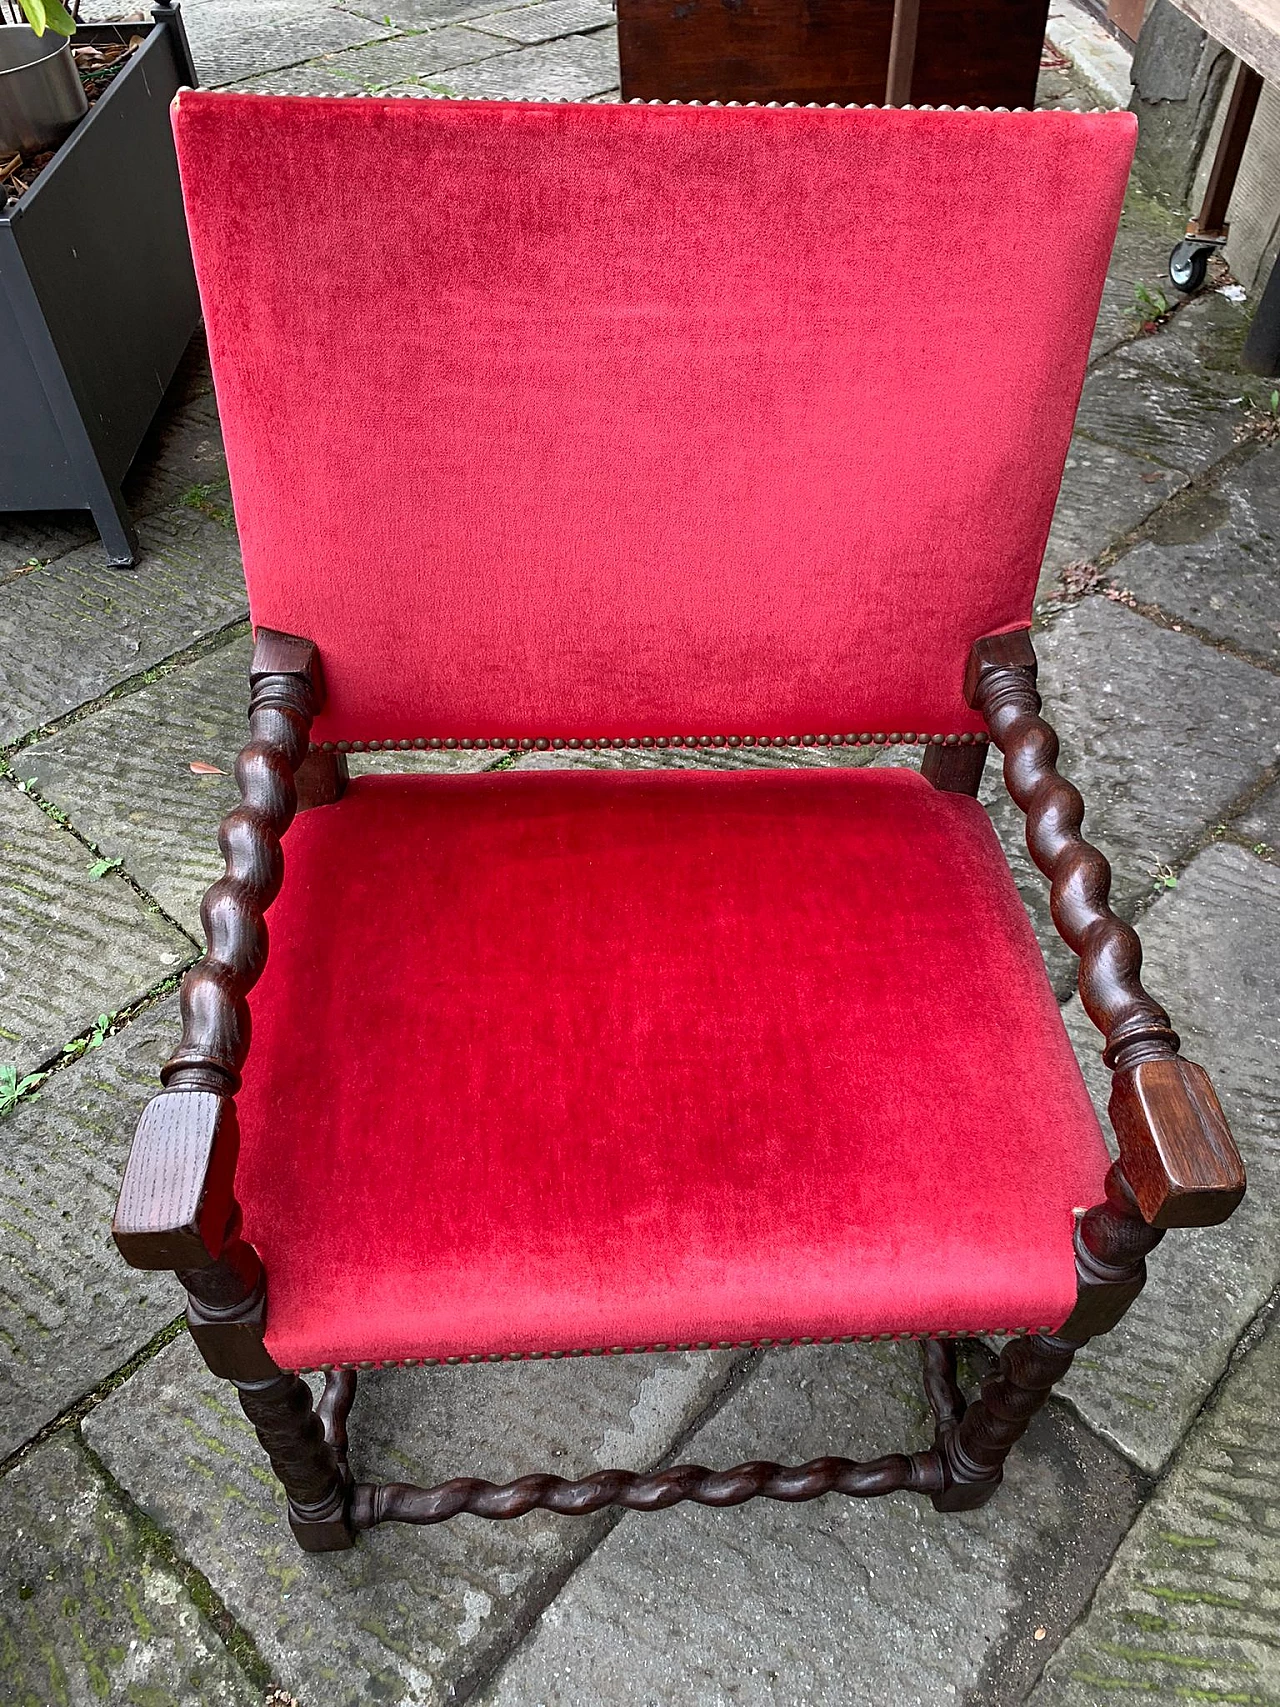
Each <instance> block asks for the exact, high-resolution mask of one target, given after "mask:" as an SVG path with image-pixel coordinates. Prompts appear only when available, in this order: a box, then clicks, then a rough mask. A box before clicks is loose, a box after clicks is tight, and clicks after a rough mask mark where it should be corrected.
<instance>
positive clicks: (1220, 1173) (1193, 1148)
mask: <svg viewBox="0 0 1280 1707" xmlns="http://www.w3.org/2000/svg"><path fill="white" fill-rule="evenodd" d="M1107 1113H1108V1114H1109V1115H1110V1116H1111V1125H1112V1127H1113V1128H1114V1130H1115V1135H1116V1137H1117V1139H1118V1140H1119V1142H1120V1163H1121V1167H1122V1169H1123V1171H1124V1176H1125V1178H1126V1179H1127V1180H1128V1182H1129V1185H1130V1186H1131V1188H1132V1190H1133V1195H1134V1197H1135V1199H1136V1200H1137V1204H1138V1208H1139V1209H1140V1210H1141V1211H1142V1218H1143V1220H1144V1221H1145V1222H1146V1223H1147V1225H1148V1226H1149V1227H1211V1226H1214V1225H1215V1224H1216V1223H1217V1222H1219V1221H1225V1220H1226V1219H1227V1217H1228V1216H1229V1215H1230V1214H1231V1213H1232V1211H1233V1210H1234V1209H1235V1207H1236V1205H1237V1204H1238V1203H1239V1201H1240V1199H1241V1198H1242V1197H1243V1196H1244V1187H1245V1177H1244V1164H1243V1162H1242V1161H1241V1160H1240V1152H1239V1151H1238V1150H1237V1149H1236V1146H1235V1140H1234V1139H1233V1138H1232V1136H1231V1128H1230V1127H1229V1126H1228V1125H1227V1117H1226V1115H1225V1114H1223V1112H1222V1105H1221V1104H1220V1103H1219V1101H1218V1098H1217V1096H1216V1094H1215V1092H1214V1089H1213V1085H1212V1083H1211V1081H1210V1078H1209V1075H1208V1073H1206V1072H1205V1070H1204V1068H1203V1067H1199V1066H1197V1065H1196V1063H1195V1062H1194V1061H1184V1060H1183V1059H1182V1058H1181V1056H1178V1055H1173V1056H1168V1057H1166V1058H1164V1059H1161V1060H1155V1061H1140V1062H1139V1063H1138V1065H1137V1066H1136V1067H1128V1068H1125V1069H1124V1070H1123V1071H1122V1072H1118V1073H1117V1074H1116V1075H1115V1077H1114V1079H1113V1080H1112V1084H1111V1100H1110V1102H1109V1104H1108V1105H1107Z"/></svg>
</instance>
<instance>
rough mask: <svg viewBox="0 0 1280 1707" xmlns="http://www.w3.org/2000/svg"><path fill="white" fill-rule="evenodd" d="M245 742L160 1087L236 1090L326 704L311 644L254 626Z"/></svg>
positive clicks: (322, 683) (222, 1091)
mask: <svg viewBox="0 0 1280 1707" xmlns="http://www.w3.org/2000/svg"><path fill="white" fill-rule="evenodd" d="M249 687H250V693H249V741H248V743H247V745H246V746H245V747H244V748H243V749H242V750H241V752H240V756H239V758H238V759H237V760H236V781H237V782H238V783H239V785H240V803H239V805H238V806H234V807H233V808H232V809H231V811H230V812H228V814H227V816H226V817H225V818H224V819H223V820H222V824H221V827H220V828H219V830H218V845H219V847H220V848H221V849H222V852H223V854H224V856H225V858H226V862H227V864H226V871H225V873H224V875H223V876H222V877H220V878H219V879H218V880H217V882H216V883H214V884H213V885H212V886H211V887H210V888H209V890H208V891H207V892H206V894H205V897H204V900H203V901H202V902H201V905H200V918H201V921H202V922H203V924H204V933H205V943H206V949H205V953H204V956H203V957H202V958H201V959H200V960H198V961H197V962H196V964H195V965H194V966H193V967H192V968H191V970H190V972H188V973H187V975H186V977H185V978H184V979H183V982H182V996H181V1006H182V1041H181V1042H180V1043H179V1045H178V1047H177V1049H176V1050H175V1051H174V1053H173V1055H172V1056H171V1057H170V1059H169V1061H168V1062H167V1064H166V1065H165V1067H164V1068H163V1069H162V1071H161V1074H160V1078H161V1081H162V1083H163V1084H165V1085H167V1086H170V1087H172V1088H174V1089H182V1090H186V1091H191V1090H204V1091H212V1092H214V1093H216V1094H218V1095H228V1096H230V1095H234V1094H235V1092H236V1091H237V1090H239V1088H240V1069H241V1067H242V1066H243V1065H244V1058H245V1055H246V1053H247V1052H248V1047H249V1008H248V1003H247V1001H246V997H247V996H248V993H249V991H250V990H251V989H252V988H253V986H254V985H255V984H256V983H257V981H258V979H259V978H260V977H261V976H262V972H263V968H264V967H265V966H266V962H267V930H266V924H265V922H264V918H263V915H264V914H265V912H266V910H267V908H268V907H269V906H270V905H271V903H272V901H274V900H275V898H276V896H277V895H278V894H279V893H280V885H281V883H282V882H283V881H284V858H283V855H282V853H281V851H280V838H281V837H282V836H283V835H284V833H285V831H286V830H287V829H288V828H289V825H290V824H291V823H292V822H293V818H294V815H295V813H296V812H297V810H298V788H297V784H296V782H295V774H296V773H297V772H298V771H299V770H300V769H301V768H302V767H303V765H304V764H305V763H306V760H307V753H308V746H309V740H310V734H311V723H312V719H313V718H314V717H315V714H316V712H317V711H318V710H319V709H320V707H321V705H322V704H323V701H324V682H323V680H322V678H321V674H320V660H319V657H318V655H317V653H316V649H315V647H314V646H313V645H312V643H311V642H310V641H309V640H302V639H299V638H298V636H297V635H293V634H277V633H276V632H274V631H273V630H271V629H260V630H259V631H258V637H257V643H256V645H255V646H254V651H253V662H252V664H251V665H250V667H249Z"/></svg>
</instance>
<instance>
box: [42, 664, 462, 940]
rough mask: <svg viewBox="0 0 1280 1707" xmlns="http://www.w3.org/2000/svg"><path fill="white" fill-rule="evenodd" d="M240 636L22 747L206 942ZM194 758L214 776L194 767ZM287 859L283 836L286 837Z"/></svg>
mask: <svg viewBox="0 0 1280 1707" xmlns="http://www.w3.org/2000/svg"><path fill="white" fill-rule="evenodd" d="M252 651H253V644H252V641H251V640H250V639H249V637H248V635H243V636H241V637H239V638H237V639H235V640H233V641H231V642H230V644H228V645H226V646H223V647H220V648H219V649H218V650H216V651H213V652H209V653H207V654H206V655H205V656H204V657H203V658H198V659H196V660H195V662H193V663H190V664H184V665H182V666H181V667H180V668H178V669H175V670H171V671H169V672H167V673H166V674H164V675H162V676H161V677H160V678H159V680H157V681H155V682H152V683H151V684H150V685H149V686H146V687H143V688H139V689H138V691H137V692H136V693H132V694H126V695H124V696H123V697H121V698H120V699H118V700H115V701H113V702H112V703H110V704H109V705H106V706H104V707H103V708H102V709H101V710H100V711H97V712H95V713H94V715H93V716H92V717H88V718H83V719H81V720H80V721H79V722H76V723H70V724H68V725H67V726H66V727H65V728H63V729H61V730H60V731H59V732H58V733H57V734H55V735H51V736H49V737H48V738H47V739H46V740H44V741H38V742H36V743H35V744H34V745H32V746H30V747H24V748H23V750H22V753H21V755H20V758H19V760H18V764H19V769H20V772H21V774H22V776H23V777H34V778H35V779H36V783H37V786H38V788H39V790H40V793H41V795H42V796H43V797H44V798H45V799H46V800H49V801H50V802H51V803H52V804H53V805H54V806H56V807H58V809H59V810H61V811H63V812H65V813H66V814H67V816H68V817H69V818H70V819H71V820H72V822H73V823H74V824H75V826H76V828H77V829H78V830H79V831H80V832H81V834H82V835H85V836H87V837H89V838H90V840H92V841H93V842H94V843H96V845H97V846H98V847H100V848H101V849H102V850H103V853H104V854H105V855H107V856H108V857H109V858H111V859H120V860H123V862H124V866H125V869H126V871H127V872H128V873H129V875H130V876H131V877H133V878H134V879H135V880H136V881H137V882H138V883H140V884H141V885H142V887H143V888H144V889H146V890H147V891H148V893H149V894H151V895H154V896H155V898H156V900H157V901H158V902H159V903H160V905H161V906H162V907H163V908H164V910H165V911H166V912H167V913H168V914H169V915H170V917H171V918H174V919H176V920H177V921H178V923H179V924H181V925H182V926H183V927H184V928H185V929H186V930H188V931H190V932H191V934H192V936H193V937H194V938H195V939H196V941H197V942H203V940H204V934H203V929H202V927H201V924H200V901H201V898H202V896H203V895H204V892H205V890H206V889H207V888H208V887H209V885H210V884H211V883H212V882H213V881H214V879H215V878H217V877H220V876H221V875H222V869H223V862H222V855H221V853H220V852H219V850H218V841H217V833H218V824H219V822H220V821H221V819H222V818H223V817H224V816H225V814H226V813H227V812H228V811H229V810H230V809H231V807H232V806H233V805H234V804H235V802H236V800H237V799H238V797H239V796H238V790H237V788H236V782H235V761H236V754H237V753H238V752H239V751H240V749H241V747H243V746H244V744H245V742H246V740H247V739H248V733H249V732H248V726H247V723H246V716H247V710H248V701H249V659H250V657H251V655H252ZM493 762H494V760H493V757H492V755H491V754H488V753H478V752H477V753H463V752H454V753H448V752H440V753H431V752H428V753H396V754H391V753H385V754H384V753H377V754H368V755H353V756H352V758H351V761H350V763H351V772H352V775H355V776H358V775H361V774H362V773H364V772H367V771H393V770H397V771H410V772H423V771H433V772H437V773H445V774H453V773H456V774H461V773H463V772H465V771H471V770H484V769H486V768H487V767H488V766H489V765H491V764H492V763H493ZM193 763H196V764H200V765H212V766H214V767H215V773H209V772H194V771H193V770H192V769H191V766H192V764H193ZM285 851H286V858H287V855H288V840H287V838H286V841H285Z"/></svg>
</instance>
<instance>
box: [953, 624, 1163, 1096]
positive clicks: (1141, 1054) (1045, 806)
mask: <svg viewBox="0 0 1280 1707" xmlns="http://www.w3.org/2000/svg"><path fill="white" fill-rule="evenodd" d="M965 692H966V696H967V698H968V700H969V703H970V704H971V705H972V706H973V707H974V708H975V710H977V711H979V712H981V714H982V716H983V717H984V718H985V719H986V721H987V727H988V728H989V729H990V731H991V737H992V740H993V741H994V742H995V744H996V745H997V746H998V747H999V748H1000V750H1001V752H1002V753H1003V754H1004V778H1005V784H1006V786H1007V787H1008V790H1009V793H1010V794H1011V795H1012V796H1013V798H1014V800H1015V801H1016V802H1017V804H1018V805H1019V806H1020V807H1021V808H1022V810H1023V811H1024V812H1025V813H1026V817H1027V847H1028V849H1029V851H1030V853H1031V857H1032V859H1034V860H1035V862H1036V864H1037V865H1038V866H1039V867H1040V870H1041V871H1042V872H1044V874H1045V876H1046V877H1047V878H1048V879H1049V882H1050V907H1051V909H1052V912H1053V922H1054V924H1055V926H1056V927H1057V929H1058V932H1059V934H1060V935H1061V937H1062V938H1063V940H1064V941H1065V942H1066V943H1067V944H1068V946H1069V947H1070V948H1072V949H1073V950H1074V951H1075V953H1076V954H1077V955H1078V956H1079V957H1080V999H1081V1001H1082V1002H1083V1004H1084V1008H1085V1012H1086V1013H1087V1014H1088V1015H1089V1018H1090V1019H1091V1020H1092V1021H1093V1023H1094V1024H1095V1025H1096V1026H1097V1028H1098V1030H1099V1031H1100V1032H1101V1033H1102V1034H1103V1036H1104V1037H1105V1039H1106V1047H1105V1049H1104V1050H1103V1059H1104V1060H1105V1061H1106V1063H1107V1065H1108V1066H1109V1067H1113V1068H1117V1069H1123V1068H1127V1067H1134V1066H1136V1065H1137V1064H1138V1063H1139V1062H1141V1061H1150V1060H1156V1059H1161V1058H1165V1059H1167V1058H1169V1057H1171V1056H1174V1055H1176V1054H1177V1052H1178V1034H1177V1033H1176V1032H1175V1031H1174V1029H1173V1026H1172V1025H1171V1024H1170V1021H1169V1016H1168V1014H1167V1013H1166V1012H1165V1011H1164V1009H1163V1008H1162V1007H1161V1006H1160V1004H1159V1002H1157V1001H1156V1000H1155V999H1154V998H1153V997H1152V996H1150V995H1148V994H1147V992H1146V990H1144V989H1143V987H1142V980H1141V978H1140V976H1139V974H1140V972H1141V970H1142V944H1141V943H1140V942H1139V941H1138V933H1137V932H1136V931H1135V930H1134V929H1133V927H1132V925H1128V924H1126V923H1125V922H1124V920H1123V919H1120V918H1118V917H1117V916H1116V914H1115V913H1113V912H1112V910H1111V906H1110V903H1109V899H1108V897H1109V896H1110V893H1111V867H1110V865H1109V864H1108V863H1107V860H1106V856H1105V855H1104V854H1102V853H1101V852H1100V851H1099V849H1097V848H1095V847H1094V846H1093V845H1092V844H1091V843H1090V842H1087V841H1086V840H1085V839H1084V837H1083V836H1082V835H1081V834H1080V826H1081V823H1082V821H1083V819H1084V801H1083V800H1082V799H1081V797H1080V792H1079V790H1078V789H1076V788H1074V787H1073V786H1072V784H1071V783H1069V782H1067V781H1066V779H1065V778H1064V777H1062V776H1060V775H1059V774H1058V768H1057V761H1058V737H1057V735H1056V734H1055V733H1054V731H1053V730H1052V729H1051V728H1050V726H1049V724H1048V723H1046V722H1045V721H1044V719H1043V718H1042V717H1041V716H1040V695H1039V694H1038V693H1037V692H1036V657H1035V653H1034V651H1033V650H1032V646H1031V641H1030V639H1029V638H1028V636H1027V635H1026V634H1025V633H1017V634H1000V635H993V636H989V637H988V638H986V639H984V640H980V641H978V643H977V645H976V646H975V647H974V649H973V653H972V656H971V657H970V661H969V673H968V676H967V679H966V682H965Z"/></svg>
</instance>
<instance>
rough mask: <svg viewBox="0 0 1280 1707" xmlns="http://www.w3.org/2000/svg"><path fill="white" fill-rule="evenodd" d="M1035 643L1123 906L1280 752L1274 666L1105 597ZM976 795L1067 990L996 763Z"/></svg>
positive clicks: (1061, 619)
mask: <svg viewBox="0 0 1280 1707" xmlns="http://www.w3.org/2000/svg"><path fill="white" fill-rule="evenodd" d="M1035 642H1036V652H1037V654H1038V656H1039V659H1040V688H1041V692H1042V693H1043V695H1044V700H1045V715H1046V716H1047V717H1048V719H1049V721H1050V722H1051V723H1052V724H1053V726H1054V727H1055V728H1056V729H1057V731H1058V734H1059V736H1060V737H1061V741H1062V757H1061V759H1060V761H1059V765H1060V768H1061V770H1062V772H1063V774H1064V775H1065V776H1066V777H1068V778H1069V779H1070V780H1071V781H1072V782H1074V783H1075V784H1076V786H1077V787H1078V788H1079V789H1080V791H1081V793H1082V794H1083V796H1084V802H1085V821H1084V832H1085V834H1086V835H1087V836H1088V837H1089V839H1090V840H1091V841H1093V842H1095V843H1097V845H1098V846H1099V847H1101V849H1102V851H1103V852H1104V853H1105V854H1106V855H1107V857H1108V859H1109V860H1110V861H1111V864H1112V868H1113V872H1114V884H1113V895H1112V900H1113V905H1115V906H1116V908H1117V910H1118V911H1120V912H1122V913H1124V914H1126V915H1127V916H1128V915H1131V914H1132V912H1133V909H1134V908H1135V907H1136V905H1137V904H1138V902H1139V901H1141V900H1143V899H1145V898H1147V897H1149V896H1150V895H1151V893H1152V889H1153V885H1154V884H1155V882H1156V881H1157V878H1156V872H1157V870H1158V868H1159V867H1161V866H1163V865H1167V864H1169V863H1171V862H1175V861H1177V860H1178V859H1180V858H1181V857H1183V856H1185V854H1186V853H1187V852H1188V851H1189V850H1190V848H1191V847H1192V846H1193V845H1194V843H1195V841H1196V840H1197V838H1198V837H1199V836H1200V835H1202V834H1203V833H1205V832H1206V831H1207V830H1208V829H1209V828H1210V827H1211V826H1213V825H1214V824H1216V823H1218V822H1220V821H1221V820H1222V818H1223V817H1224V816H1225V815H1226V814H1227V812H1228V810H1229V808H1230V806H1231V805H1232V803H1233V802H1234V801H1235V800H1237V799H1238V798H1239V797H1240V796H1241V795H1242V794H1243V793H1244V792H1245V791H1246V789H1248V788H1251V787H1253V786H1254V785H1256V784H1257V783H1258V782H1260V781H1261V780H1262V778H1263V777H1264V776H1265V774H1266V771H1267V767H1268V766H1269V765H1271V764H1272V763H1274V761H1275V759H1276V756H1277V755H1278V754H1280V678H1277V677H1276V676H1273V675H1271V674H1270V673H1269V672H1268V671H1266V670H1261V669H1258V668H1257V667H1255V666H1254V665H1251V664H1246V663H1243V662H1242V661H1241V660H1240V659H1238V658H1233V657H1230V656H1228V655H1226V654H1225V653H1221V652H1215V651H1213V650H1212V649H1211V648H1209V647H1206V646H1204V645H1203V644H1202V643H1201V642H1200V641H1198V640H1195V639H1193V638H1192V637H1191V636H1190V635H1186V634H1175V633H1173V632H1172V630H1170V629H1167V628H1161V627H1159V626H1158V625H1157V624H1155V623H1153V622H1149V621H1148V620H1147V619H1146V618H1144V617H1141V616H1136V615H1135V614H1134V613H1133V612H1132V611H1129V610H1126V609H1125V608H1124V606H1123V605H1119V604H1116V603H1113V602H1112V601H1111V600H1109V599H1105V598H1087V599H1082V600H1081V601H1080V602H1079V603H1078V604H1075V605H1072V606H1070V607H1069V608H1068V609H1066V610H1064V611H1063V612H1062V614H1061V615H1060V616H1058V617H1057V618H1056V619H1055V620H1054V621H1053V622H1052V623H1050V624H1049V625H1048V626H1047V627H1045V628H1043V629H1042V630H1040V631H1039V632H1038V633H1037V634H1036V637H1035ZM983 798H984V799H985V800H986V801H987V803H988V805H989V806H990V809H991V814H992V818H993V820H994V822H995V824H996V827H997V830H998V831H999V833H1000V837H1001V840H1002V842H1003V843H1004V847H1005V852H1006V853H1007V854H1008V855H1009V859H1010V863H1011V865H1012V866H1013V869H1014V875H1015V877H1016V878H1017V879H1018V886H1019V889H1020V890H1021V892H1022V897H1023V900H1024V901H1025V902H1026V903H1027V908H1028V911H1029V912H1030V913H1031V915H1032V918H1033V919H1034V920H1035V921H1036V924H1037V927H1038V932H1039V935H1040V939H1041V945H1042V946H1043V947H1045V950H1046V959H1047V960H1048V963H1049V968H1050V975H1051V977H1052V978H1053V981H1054V985H1055V988H1057V989H1058V990H1059V992H1060V994H1062V995H1064V996H1065V995H1066V994H1068V993H1069V992H1070V990H1071V989H1073V988H1074V985H1075V965H1076V963H1075V957H1074V956H1073V955H1072V954H1071V953H1070V951H1069V950H1068V949H1067V948H1066V947H1065V946H1064V945H1062V944H1061V943H1060V942H1059V940H1058V938H1057V933H1056V931H1054V929H1053V925H1052V921H1051V920H1050V918H1049V911H1048V905H1049V903H1048V885H1047V883H1046V882H1045V880H1044V878H1043V877H1042V876H1041V875H1040V873H1039V872H1038V871H1037V870H1036V868H1035V866H1034V865H1033V864H1032V862H1031V858H1030V855H1029V854H1028V853H1027V852H1026V845H1025V821H1024V819H1023V817H1022V814H1021V813H1020V812H1019V811H1018V809H1017V807H1016V806H1014V804H1013V802H1012V801H1011V800H1010V799H1009V797H1008V795H1007V794H1006V793H1005V791H1004V785H1003V783H1002V782H1001V781H1000V780H999V768H998V765H997V764H995V763H994V762H992V763H989V764H988V766H987V778H986V781H985V783H984V786H983Z"/></svg>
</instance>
